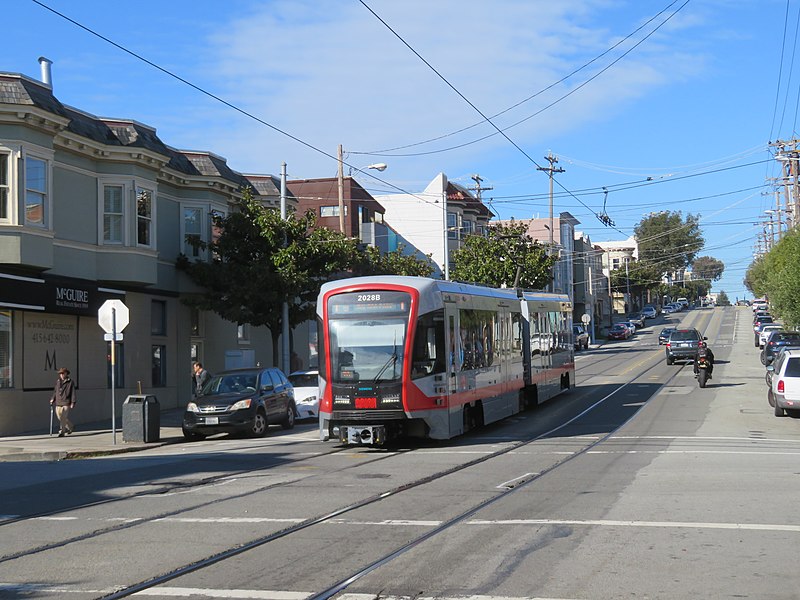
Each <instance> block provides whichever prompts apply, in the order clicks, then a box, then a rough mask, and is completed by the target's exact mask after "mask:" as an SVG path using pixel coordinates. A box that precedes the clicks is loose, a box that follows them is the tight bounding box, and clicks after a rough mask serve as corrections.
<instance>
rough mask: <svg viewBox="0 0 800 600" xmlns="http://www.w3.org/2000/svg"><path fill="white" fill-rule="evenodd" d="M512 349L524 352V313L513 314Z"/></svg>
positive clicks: (520, 352) (516, 351)
mask: <svg viewBox="0 0 800 600" xmlns="http://www.w3.org/2000/svg"><path fill="white" fill-rule="evenodd" d="M511 351H512V352H515V353H519V354H520V355H521V354H522V314H521V313H518V312H515V313H513V314H512V315H511Z"/></svg>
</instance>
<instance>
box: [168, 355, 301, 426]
mask: <svg viewBox="0 0 800 600" xmlns="http://www.w3.org/2000/svg"><path fill="white" fill-rule="evenodd" d="M294 419H295V405H294V388H293V387H292V384H291V383H289V380H288V379H286V376H285V375H284V374H283V373H282V372H281V371H280V370H279V369H275V368H254V369H235V370H231V371H223V372H222V373H219V374H217V375H214V376H213V377H212V378H211V379H210V380H209V382H208V383H207V384H206V385H205V387H204V388H203V391H202V394H200V395H199V396H197V397H196V398H194V399H193V400H192V401H191V402H189V404H188V405H187V406H186V412H185V413H184V414H183V436H184V437H185V438H186V439H187V440H201V439H203V438H204V437H206V436H208V435H213V434H215V433H243V434H249V435H252V436H254V437H259V436H262V435H264V434H266V433H267V428H268V426H269V425H270V424H272V423H279V424H280V425H281V426H282V427H283V428H284V429H291V428H292V427H294Z"/></svg>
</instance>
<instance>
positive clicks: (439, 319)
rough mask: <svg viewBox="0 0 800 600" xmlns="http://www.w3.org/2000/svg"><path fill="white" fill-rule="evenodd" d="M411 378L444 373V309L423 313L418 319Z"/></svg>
mask: <svg viewBox="0 0 800 600" xmlns="http://www.w3.org/2000/svg"><path fill="white" fill-rule="evenodd" d="M411 361H412V364H411V378H412V379H419V378H420V377H426V376H428V375H433V374H434V373H444V370H445V351H444V311H443V310H439V311H436V312H433V313H429V314H427V315H422V316H421V317H420V318H419V319H418V320H417V330H416V332H415V333H414V350H413V354H412V359H411Z"/></svg>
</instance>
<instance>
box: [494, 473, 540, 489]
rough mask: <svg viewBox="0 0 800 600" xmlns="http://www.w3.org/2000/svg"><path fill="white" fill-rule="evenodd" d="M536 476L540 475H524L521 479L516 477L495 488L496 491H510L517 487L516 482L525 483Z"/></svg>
mask: <svg viewBox="0 0 800 600" xmlns="http://www.w3.org/2000/svg"><path fill="white" fill-rule="evenodd" d="M534 475H538V473H525V474H524V475H520V476H519V477H514V479H509V480H508V481H504V482H503V483H501V484H500V485H497V486H495V489H498V490H508V489H511V488H513V487H515V485H516V482H518V481H524V480H526V479H528V478H530V477H533V476H534Z"/></svg>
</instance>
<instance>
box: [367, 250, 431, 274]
mask: <svg viewBox="0 0 800 600" xmlns="http://www.w3.org/2000/svg"><path fill="white" fill-rule="evenodd" d="M353 273H354V274H355V275H412V276H417V277H430V276H431V274H433V263H432V262H431V255H430V254H428V255H426V260H421V259H419V258H417V257H416V256H414V255H413V254H407V253H406V252H405V248H404V246H403V245H402V244H401V245H400V247H399V248H398V249H397V250H393V251H392V252H381V251H380V250H379V249H378V248H376V247H375V246H368V247H367V248H366V249H365V250H364V252H363V253H362V254H360V256H359V258H358V259H357V261H356V264H355V266H354V268H353Z"/></svg>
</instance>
